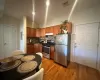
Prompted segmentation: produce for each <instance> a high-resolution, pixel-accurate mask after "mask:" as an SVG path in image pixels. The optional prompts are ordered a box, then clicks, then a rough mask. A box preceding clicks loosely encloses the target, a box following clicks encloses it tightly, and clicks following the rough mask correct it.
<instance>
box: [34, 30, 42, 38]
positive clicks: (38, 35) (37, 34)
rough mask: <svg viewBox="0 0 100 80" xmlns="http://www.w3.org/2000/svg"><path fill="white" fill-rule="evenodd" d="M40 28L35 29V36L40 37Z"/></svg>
mask: <svg viewBox="0 0 100 80" xmlns="http://www.w3.org/2000/svg"><path fill="white" fill-rule="evenodd" d="M40 31H41V30H40V29H35V37H40Z"/></svg>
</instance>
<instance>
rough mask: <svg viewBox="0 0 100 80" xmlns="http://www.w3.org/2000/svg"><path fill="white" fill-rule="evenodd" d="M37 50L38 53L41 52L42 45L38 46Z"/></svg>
mask: <svg viewBox="0 0 100 80" xmlns="http://www.w3.org/2000/svg"><path fill="white" fill-rule="evenodd" d="M38 50H39V52H42V44H39V46H38Z"/></svg>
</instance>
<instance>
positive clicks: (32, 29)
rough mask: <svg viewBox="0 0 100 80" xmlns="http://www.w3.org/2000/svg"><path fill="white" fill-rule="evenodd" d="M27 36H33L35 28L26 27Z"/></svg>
mask: <svg viewBox="0 0 100 80" xmlns="http://www.w3.org/2000/svg"><path fill="white" fill-rule="evenodd" d="M27 37H35V29H34V28H30V27H27Z"/></svg>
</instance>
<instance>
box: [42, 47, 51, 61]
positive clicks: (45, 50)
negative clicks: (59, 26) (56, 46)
mask: <svg viewBox="0 0 100 80" xmlns="http://www.w3.org/2000/svg"><path fill="white" fill-rule="evenodd" d="M42 52H43V56H44V57H46V58H48V59H50V46H42Z"/></svg>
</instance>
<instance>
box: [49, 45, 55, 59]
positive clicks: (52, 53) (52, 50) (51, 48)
mask: <svg viewBox="0 0 100 80" xmlns="http://www.w3.org/2000/svg"><path fill="white" fill-rule="evenodd" d="M54 51H55V48H54V46H50V58H51V59H53V60H54Z"/></svg>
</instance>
